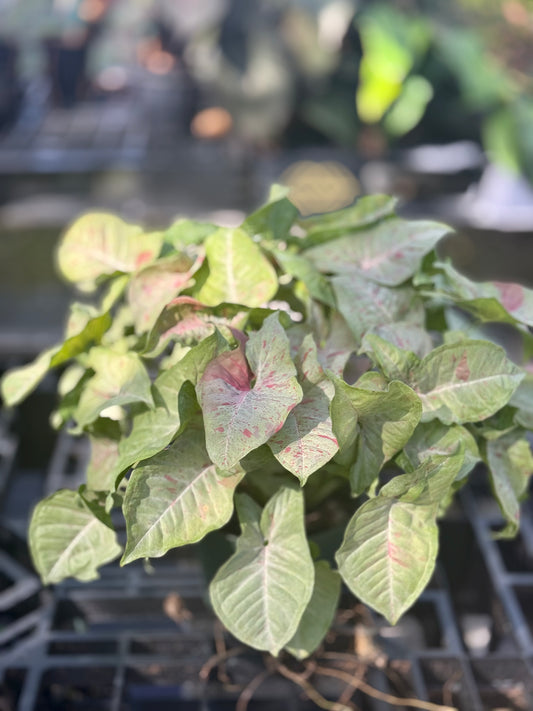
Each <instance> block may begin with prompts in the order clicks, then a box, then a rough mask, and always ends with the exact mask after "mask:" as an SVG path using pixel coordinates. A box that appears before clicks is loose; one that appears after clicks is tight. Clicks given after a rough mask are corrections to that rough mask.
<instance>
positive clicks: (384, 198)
mask: <svg viewBox="0 0 533 711" xmlns="http://www.w3.org/2000/svg"><path fill="white" fill-rule="evenodd" d="M397 202H398V200H397V199H396V198H394V197H390V196H389V195H368V196H365V197H361V198H359V200H358V201H357V202H356V204H355V205H354V206H353V207H348V208H346V209H344V210H337V211H336V212H331V213H328V214H326V215H320V217H311V218H308V219H307V220H302V221H301V225H302V227H303V228H304V229H307V230H308V232H307V236H306V237H305V238H304V239H303V240H302V239H300V240H295V241H299V242H300V243H302V245H303V248H304V249H305V248H306V247H310V246H314V245H319V244H323V243H325V242H329V241H330V240H332V239H335V238H337V237H342V236H344V235H345V234H347V233H350V232H357V230H360V229H362V228H363V227H368V226H369V225H372V224H374V223H375V222H378V221H379V220H382V219H383V218H386V217H390V216H391V215H393V214H394V209H395V207H396V204H397Z"/></svg>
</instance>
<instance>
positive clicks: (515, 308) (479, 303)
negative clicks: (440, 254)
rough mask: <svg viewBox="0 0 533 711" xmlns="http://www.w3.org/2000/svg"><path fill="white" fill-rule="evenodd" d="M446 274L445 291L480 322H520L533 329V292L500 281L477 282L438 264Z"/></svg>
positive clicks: (445, 265)
mask: <svg viewBox="0 0 533 711" xmlns="http://www.w3.org/2000/svg"><path fill="white" fill-rule="evenodd" d="M435 266H436V267H437V268H438V269H440V270H441V271H442V272H443V274H444V284H443V286H444V289H445V291H447V292H448V293H449V294H450V296H451V297H452V298H453V299H454V300H455V301H456V302H457V303H459V304H460V305H461V306H463V307H464V308H466V309H467V310H468V311H470V312H471V313H473V314H474V316H476V317H477V318H479V319H480V320H481V321H504V322H505V321H506V322H509V323H516V322H517V321H518V322H520V323H523V324H525V325H526V326H533V289H527V288H526V287H524V286H521V285H520V284H512V283H508V282H500V281H485V282H475V281H471V280H470V279H467V278H466V277H465V276H463V275H462V274H460V273H459V272H458V271H457V270H456V269H454V268H453V267H452V266H451V264H445V263H437V264H436V265H435Z"/></svg>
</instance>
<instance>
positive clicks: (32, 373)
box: [1, 346, 58, 407]
mask: <svg viewBox="0 0 533 711" xmlns="http://www.w3.org/2000/svg"><path fill="white" fill-rule="evenodd" d="M57 350H58V347H57V346H54V347H53V348H49V349H48V350H46V351H43V352H42V353H41V354H40V355H39V356H38V357H37V358H36V359H35V360H34V361H33V362H32V363H28V365H23V366H22V367H21V368H13V369H12V370H8V371H7V373H5V375H4V376H3V377H2V381H1V391H2V398H3V399H4V403H5V404H6V405H7V406H8V407H13V406H14V405H18V403H19V402H22V400H24V398H25V397H27V396H28V395H29V394H30V393H31V392H33V390H35V388H36V387H37V385H39V383H40V382H41V380H42V379H43V378H44V376H45V375H46V373H47V372H48V371H49V369H50V363H51V361H52V357H53V356H54V354H55V353H57Z"/></svg>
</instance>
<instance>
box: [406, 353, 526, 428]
mask: <svg viewBox="0 0 533 711" xmlns="http://www.w3.org/2000/svg"><path fill="white" fill-rule="evenodd" d="M523 377H524V373H523V372H522V371H521V370H520V369H519V368H518V367H517V366H515V365H514V364H513V363H512V362H511V361H510V360H508V359H507V357H506V355H505V351H504V350H503V348H500V347H499V346H496V345H494V344H493V343H489V342H488V341H464V342H462V343H458V344H450V345H444V346H440V347H439V348H436V349H435V350H434V351H432V352H431V353H430V354H429V355H427V356H426V357H425V358H424V359H423V360H422V361H421V362H420V364H419V366H418V367H417V368H415V370H414V372H413V376H412V380H411V385H412V387H413V388H414V390H415V391H416V392H417V393H418V395H419V396H420V399H421V400H422V405H423V408H424V411H423V414H422V420H423V421H424V422H426V421H428V420H432V419H434V418H438V419H439V420H441V422H443V423H444V424H451V423H453V422H456V423H458V424H462V423H465V422H478V421H479V420H484V419H486V418H487V417H490V416H491V415H493V414H494V413H495V412H497V411H498V410H499V409H500V408H502V407H503V406H504V405H505V404H507V402H508V401H509V398H510V397H511V395H512V394H513V392H514V391H515V390H516V388H517V387H518V385H519V383H520V381H521V380H522V378H523Z"/></svg>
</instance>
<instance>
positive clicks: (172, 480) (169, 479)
mask: <svg viewBox="0 0 533 711" xmlns="http://www.w3.org/2000/svg"><path fill="white" fill-rule="evenodd" d="M165 479H166V480H167V481H169V482H170V483H171V484H176V483H177V482H176V479H175V478H174V477H173V476H170V474H165Z"/></svg>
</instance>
